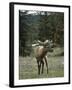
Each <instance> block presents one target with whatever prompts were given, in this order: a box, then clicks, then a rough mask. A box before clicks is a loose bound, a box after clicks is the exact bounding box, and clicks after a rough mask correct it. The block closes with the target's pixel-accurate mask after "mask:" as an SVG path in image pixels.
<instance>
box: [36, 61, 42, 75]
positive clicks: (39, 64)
mask: <svg viewBox="0 0 72 90" xmlns="http://www.w3.org/2000/svg"><path fill="white" fill-rule="evenodd" d="M37 64H38V74H39V75H40V69H41V61H40V60H37Z"/></svg>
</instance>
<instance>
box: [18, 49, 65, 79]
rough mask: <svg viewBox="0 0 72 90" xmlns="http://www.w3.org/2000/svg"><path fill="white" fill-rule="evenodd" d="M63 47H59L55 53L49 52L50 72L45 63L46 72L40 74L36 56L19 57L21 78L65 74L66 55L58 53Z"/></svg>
mask: <svg viewBox="0 0 72 90" xmlns="http://www.w3.org/2000/svg"><path fill="white" fill-rule="evenodd" d="M61 51H63V49H60V48H57V49H55V50H54V52H53V53H51V54H50V53H49V54H48V55H47V57H48V70H49V71H48V74H47V71H46V65H44V73H43V74H41V75H38V67H37V62H36V59H35V57H34V56H27V57H19V79H33V78H34V79H35V78H55V77H63V76H64V56H63V55H62V56H61V55H57V54H59V53H61Z"/></svg>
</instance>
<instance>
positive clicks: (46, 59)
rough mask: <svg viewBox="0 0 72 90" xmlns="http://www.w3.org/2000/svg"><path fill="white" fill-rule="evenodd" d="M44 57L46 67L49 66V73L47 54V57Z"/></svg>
mask: <svg viewBox="0 0 72 90" xmlns="http://www.w3.org/2000/svg"><path fill="white" fill-rule="evenodd" d="M44 59H45V63H46V67H47V73H48V63H47V57H46V56H45V57H44Z"/></svg>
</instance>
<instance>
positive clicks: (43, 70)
mask: <svg viewBox="0 0 72 90" xmlns="http://www.w3.org/2000/svg"><path fill="white" fill-rule="evenodd" d="M41 63H42V72H41V73H42V74H43V71H44V61H43V60H41Z"/></svg>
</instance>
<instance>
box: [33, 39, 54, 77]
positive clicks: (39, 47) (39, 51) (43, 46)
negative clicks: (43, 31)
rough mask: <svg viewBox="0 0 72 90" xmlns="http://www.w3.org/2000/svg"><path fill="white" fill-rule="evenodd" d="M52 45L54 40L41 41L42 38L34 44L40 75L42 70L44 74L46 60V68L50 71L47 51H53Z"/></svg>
mask: <svg viewBox="0 0 72 90" xmlns="http://www.w3.org/2000/svg"><path fill="white" fill-rule="evenodd" d="M52 46H53V44H52V41H49V40H45V42H41V41H40V40H38V41H37V43H36V44H32V47H34V53H35V58H36V60H37V65H38V74H39V75H40V71H41V73H42V74H43V71H44V62H45V63H46V68H47V73H48V62H47V52H52V51H53V49H52ZM41 67H42V70H41Z"/></svg>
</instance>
